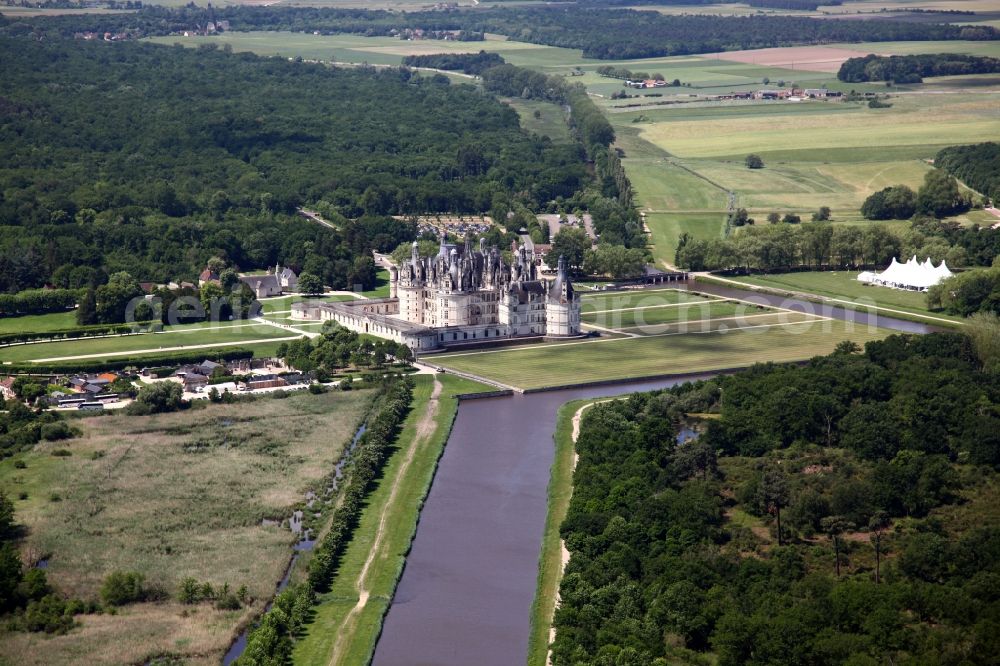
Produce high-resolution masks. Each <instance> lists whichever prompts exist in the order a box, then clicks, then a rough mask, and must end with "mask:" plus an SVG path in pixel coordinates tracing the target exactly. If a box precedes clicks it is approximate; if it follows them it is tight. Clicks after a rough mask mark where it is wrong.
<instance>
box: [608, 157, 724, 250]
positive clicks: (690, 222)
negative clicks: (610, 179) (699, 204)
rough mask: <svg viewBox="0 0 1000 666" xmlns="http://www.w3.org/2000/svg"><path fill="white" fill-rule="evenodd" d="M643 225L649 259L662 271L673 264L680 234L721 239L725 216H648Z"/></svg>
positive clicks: (670, 214)
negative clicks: (646, 237) (651, 253)
mask: <svg viewBox="0 0 1000 666" xmlns="http://www.w3.org/2000/svg"><path fill="white" fill-rule="evenodd" d="M627 168H628V167H626V169H627ZM646 226H647V227H649V232H650V242H651V243H652V248H651V250H652V252H653V257H654V258H655V259H656V262H657V265H658V266H660V267H661V268H662V267H663V266H664V265H673V263H674V254H675V253H676V252H677V242H678V239H679V238H680V236H681V234H682V233H687V234H690V235H691V237H692V238H698V239H703V240H712V239H714V238H722V237H723V233H724V231H725V228H726V216H725V214H723V213H697V212H693V213H688V212H685V213H648V214H647V215H646Z"/></svg>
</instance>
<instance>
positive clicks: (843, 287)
mask: <svg viewBox="0 0 1000 666" xmlns="http://www.w3.org/2000/svg"><path fill="white" fill-rule="evenodd" d="M857 277H858V273H857V272H856V271H831V272H826V271H824V272H802V273H774V274H769V275H752V276H739V277H733V278H727V279H731V280H735V281H737V282H741V283H743V284H747V285H753V286H756V287H764V288H766V289H769V290H775V291H781V292H801V293H806V294H815V295H817V296H821V297H823V298H827V299H833V300H834V301H835V302H837V303H838V304H840V305H849V304H854V305H855V306H856V307H861V308H864V307H866V306H875V307H877V308H885V309H889V310H902V311H903V312H906V313H910V314H915V315H923V316H930V317H934V318H936V319H943V320H947V321H954V322H960V321H962V318H961V317H953V316H951V315H947V314H943V313H940V312H934V311H931V310H930V309H928V307H927V295H926V294H923V293H919V292H914V291H900V290H898V289H889V288H888V287H873V286H867V285H864V284H862V283H861V282H858V280H857ZM885 314H886V316H890V317H891V316H892V313H891V312H886V313H885Z"/></svg>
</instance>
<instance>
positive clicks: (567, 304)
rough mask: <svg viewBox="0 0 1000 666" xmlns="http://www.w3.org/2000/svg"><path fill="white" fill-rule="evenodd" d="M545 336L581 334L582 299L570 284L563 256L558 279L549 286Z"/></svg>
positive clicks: (560, 261) (546, 302)
mask: <svg viewBox="0 0 1000 666" xmlns="http://www.w3.org/2000/svg"><path fill="white" fill-rule="evenodd" d="M545 334H546V335H549V336H567V335H579V334H580V298H579V297H578V296H577V295H576V292H575V291H574V289H573V284H572V282H570V279H569V271H568V270H567V268H566V258H565V257H563V256H561V255H560V257H559V268H558V271H557V273H556V279H555V280H553V281H552V284H551V285H549V289H548V295H547V297H546V299H545Z"/></svg>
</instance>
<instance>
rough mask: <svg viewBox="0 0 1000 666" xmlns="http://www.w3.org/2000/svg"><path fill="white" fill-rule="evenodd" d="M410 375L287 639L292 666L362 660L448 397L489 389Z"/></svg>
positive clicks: (389, 593)
mask: <svg viewBox="0 0 1000 666" xmlns="http://www.w3.org/2000/svg"><path fill="white" fill-rule="evenodd" d="M414 380H415V382H416V390H415V391H414V403H413V409H412V410H411V412H410V414H409V416H408V417H407V419H406V421H405V422H404V424H403V429H402V432H401V433H400V435H399V437H398V438H397V445H396V447H395V448H394V450H393V452H392V454H391V456H390V458H389V461H388V463H387V464H386V468H385V473H384V475H383V476H382V479H381V481H380V482H379V485H378V487H377V488H376V489H375V490H374V491H373V492H372V493H371V495H370V496H369V498H368V502H367V505H366V508H365V510H364V512H363V514H362V516H361V520H360V523H359V525H358V527H357V529H356V530H355V531H354V534H353V536H352V537H351V542H350V545H348V547H347V551H346V552H345V554H344V557H343V559H342V561H341V565H340V568H339V569H338V571H337V575H336V578H335V580H334V583H333V586H332V588H331V590H330V591H329V592H328V593H326V594H325V595H323V596H322V597H321V598H320V603H319V605H318V606H317V609H316V615H315V619H314V621H313V622H312V624H310V625H309V626H308V630H307V633H306V634H305V636H304V637H303V638H302V639H300V640H299V641H297V642H296V644H295V652H294V658H293V662H294V663H295V664H302V665H312V664H317V665H320V664H322V665H324V666H325V665H326V664H330V665H331V666H334V665H335V664H345V665H348V666H351V665H354V664H367V663H369V660H370V658H371V655H372V653H373V652H374V649H375V643H376V641H377V639H378V636H379V633H380V632H381V627H382V620H383V618H384V617H385V614H386V612H388V610H389V605H390V603H391V601H392V597H393V594H394V592H395V589H396V584H397V582H398V581H399V577H400V575H401V574H402V572H403V565H404V564H405V561H406V554H407V553H408V552H409V549H410V542H411V541H412V540H413V536H414V534H415V533H416V528H417V519H418V517H419V514H420V509H421V507H422V506H423V502H424V499H425V498H426V496H427V493H428V491H429V490H430V485H431V480H432V479H433V477H434V472H435V470H436V469H437V463H438V459H439V458H440V457H441V454H442V453H443V451H444V445H445V442H446V441H447V439H448V434H449V433H450V431H451V424H452V421H453V420H454V417H455V414H456V412H457V409H458V400H457V399H456V398H455V395H457V394H460V393H477V392H481V391H489V390H493V388H492V387H488V386H484V385H482V384H478V383H476V382H471V381H468V380H465V379H462V378H460V377H454V376H449V375H443V376H438V377H434V376H430V375H421V376H416V377H414ZM435 382H439V383H440V385H441V393H440V397H439V398H438V400H437V406H436V412H431V411H429V410H431V409H433V408H432V405H431V402H430V401H431V396H432V392H433V389H434V384H435ZM428 414H433V419H432V421H431V423H430V427H429V428H428V427H426V426H424V425H421V420H422V419H424V418H425V417H426V416H427V415H428ZM410 447H416V448H410ZM390 499H391V500H392V501H391V502H390ZM380 534H381V536H380ZM366 562H367V563H369V566H368V567H367V568H366V566H365V565H366ZM300 570H304V568H302V569H300ZM363 571H364V572H365V573H364V574H362V572H363ZM359 586H360V587H362V588H363V589H364V590H365V592H366V593H367V601H366V603H365V604H364V605H363V606H362V607H361V609H360V611H357V612H355V613H354V614H353V615H352V613H351V611H352V609H354V608H355V607H356V605H357V604H358V601H359V599H360V594H359ZM335 646H336V649H335ZM334 653H335V654H334Z"/></svg>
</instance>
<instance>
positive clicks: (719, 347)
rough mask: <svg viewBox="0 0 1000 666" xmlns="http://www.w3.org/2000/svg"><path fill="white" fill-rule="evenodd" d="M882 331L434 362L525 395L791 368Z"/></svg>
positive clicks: (746, 333) (823, 327) (763, 334)
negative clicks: (585, 385) (756, 367)
mask: <svg viewBox="0 0 1000 666" xmlns="http://www.w3.org/2000/svg"><path fill="white" fill-rule="evenodd" d="M887 333H888V331H885V330H882V329H869V328H867V327H864V326H860V325H854V326H852V325H851V324H848V323H845V322H841V321H834V320H815V321H813V322H812V323H810V324H802V323H796V324H793V325H785V326H781V325H778V326H775V325H768V326H760V327H757V328H740V329H728V330H727V331H726V332H724V333H723V332H720V331H718V330H715V331H711V332H706V333H700V332H699V333H670V334H663V335H659V336H646V337H637V338H610V339H604V338H602V339H598V340H583V341H578V342H566V343H553V344H541V345H534V346H524V347H518V348H510V349H502V350H486V351H479V352H466V353H454V354H443V355H437V356H435V357H434V362H435V363H437V364H440V365H442V366H444V367H446V368H452V369H455V370H460V371H464V372H470V373H474V374H476V375H480V376H482V377H486V378H489V379H493V380H496V381H499V382H501V383H504V384H509V385H512V386H518V387H520V388H524V389H535V388H543V387H548V386H561V385H566V384H579V383H582V382H590V381H607V380H623V379H634V378H637V377H647V376H653V375H671V374H681V373H690V372H707V371H712V370H721V369H724V368H736V367H742V366H747V365H752V364H754V363H761V362H768V361H773V362H790V361H799V360H803V359H808V358H811V357H813V356H816V355H819V354H827V353H830V352H831V351H833V349H834V347H835V346H836V345H837V343H838V342H841V341H842V340H852V341H854V342H856V343H858V344H864V343H865V342H868V341H869V340H876V339H880V338H882V337H884V336H885V335H886V334H887Z"/></svg>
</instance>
